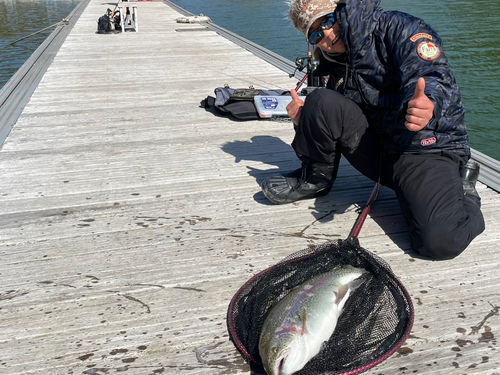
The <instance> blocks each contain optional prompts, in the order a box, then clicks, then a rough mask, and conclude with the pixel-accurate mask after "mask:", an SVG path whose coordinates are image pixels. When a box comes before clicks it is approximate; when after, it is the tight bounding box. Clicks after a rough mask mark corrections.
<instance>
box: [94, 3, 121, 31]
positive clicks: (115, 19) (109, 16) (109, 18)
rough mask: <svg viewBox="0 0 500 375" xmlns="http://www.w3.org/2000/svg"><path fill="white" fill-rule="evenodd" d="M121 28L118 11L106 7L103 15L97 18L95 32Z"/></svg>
mask: <svg viewBox="0 0 500 375" xmlns="http://www.w3.org/2000/svg"><path fill="white" fill-rule="evenodd" d="M116 29H121V24H120V12H119V11H116V12H113V11H112V10H111V9H109V8H108V10H107V11H106V13H105V14H104V16H101V17H99V19H98V20H97V34H110V33H113V32H115V31H116Z"/></svg>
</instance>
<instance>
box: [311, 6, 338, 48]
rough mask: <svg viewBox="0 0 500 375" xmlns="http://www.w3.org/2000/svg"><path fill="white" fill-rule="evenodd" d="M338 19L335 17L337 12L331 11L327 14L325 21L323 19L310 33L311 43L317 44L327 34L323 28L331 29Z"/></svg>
mask: <svg viewBox="0 0 500 375" xmlns="http://www.w3.org/2000/svg"><path fill="white" fill-rule="evenodd" d="M336 22H337V19H336V18H335V14H333V13H330V14H327V15H326V16H325V18H324V19H323V21H321V25H319V27H318V28H317V29H316V30H314V31H313V32H312V33H311V35H309V38H308V41H309V43H310V44H312V45H315V44H317V43H319V42H320V40H321V39H323V37H324V36H325V33H324V32H323V30H329V29H331V28H332V27H333V25H335V23H336Z"/></svg>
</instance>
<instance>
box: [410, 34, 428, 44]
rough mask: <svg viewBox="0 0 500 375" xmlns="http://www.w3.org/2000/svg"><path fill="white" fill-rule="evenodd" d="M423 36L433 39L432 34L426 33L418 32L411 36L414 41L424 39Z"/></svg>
mask: <svg viewBox="0 0 500 375" xmlns="http://www.w3.org/2000/svg"><path fill="white" fill-rule="evenodd" d="M422 38H425V39H429V40H432V35H430V34H426V33H418V34H415V35H413V36H412V37H411V38H410V40H411V41H412V42H416V41H417V40H419V39H422Z"/></svg>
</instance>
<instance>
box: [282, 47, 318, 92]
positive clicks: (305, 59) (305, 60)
mask: <svg viewBox="0 0 500 375" xmlns="http://www.w3.org/2000/svg"><path fill="white" fill-rule="evenodd" d="M318 65H319V61H316V60H313V57H312V53H311V51H308V52H307V56H302V57H297V58H296V59H295V66H296V67H295V70H294V71H293V73H291V74H289V77H290V78H292V77H295V73H297V71H299V72H302V71H303V70H304V69H306V75H305V76H304V78H302V79H301V80H300V81H299V82H298V83H297V86H296V87H295V91H296V92H298V91H299V89H300V87H301V86H302V85H303V84H304V82H305V81H306V80H307V86H308V87H323V86H324V78H323V77H314V76H313V72H314V71H315V70H316V68H317V67H318Z"/></svg>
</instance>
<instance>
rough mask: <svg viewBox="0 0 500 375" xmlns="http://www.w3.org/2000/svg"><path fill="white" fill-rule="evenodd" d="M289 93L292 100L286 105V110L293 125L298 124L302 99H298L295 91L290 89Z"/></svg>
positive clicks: (302, 103) (302, 104)
mask: <svg viewBox="0 0 500 375" xmlns="http://www.w3.org/2000/svg"><path fill="white" fill-rule="evenodd" d="M290 94H291V95H292V101H291V102H290V103H288V105H287V106H286V111H287V112H288V116H289V117H290V118H291V119H292V122H293V123H294V125H296V126H298V125H299V120H300V113H301V111H302V107H303V106H304V101H303V100H301V99H299V95H298V94H297V91H295V90H290Z"/></svg>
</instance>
